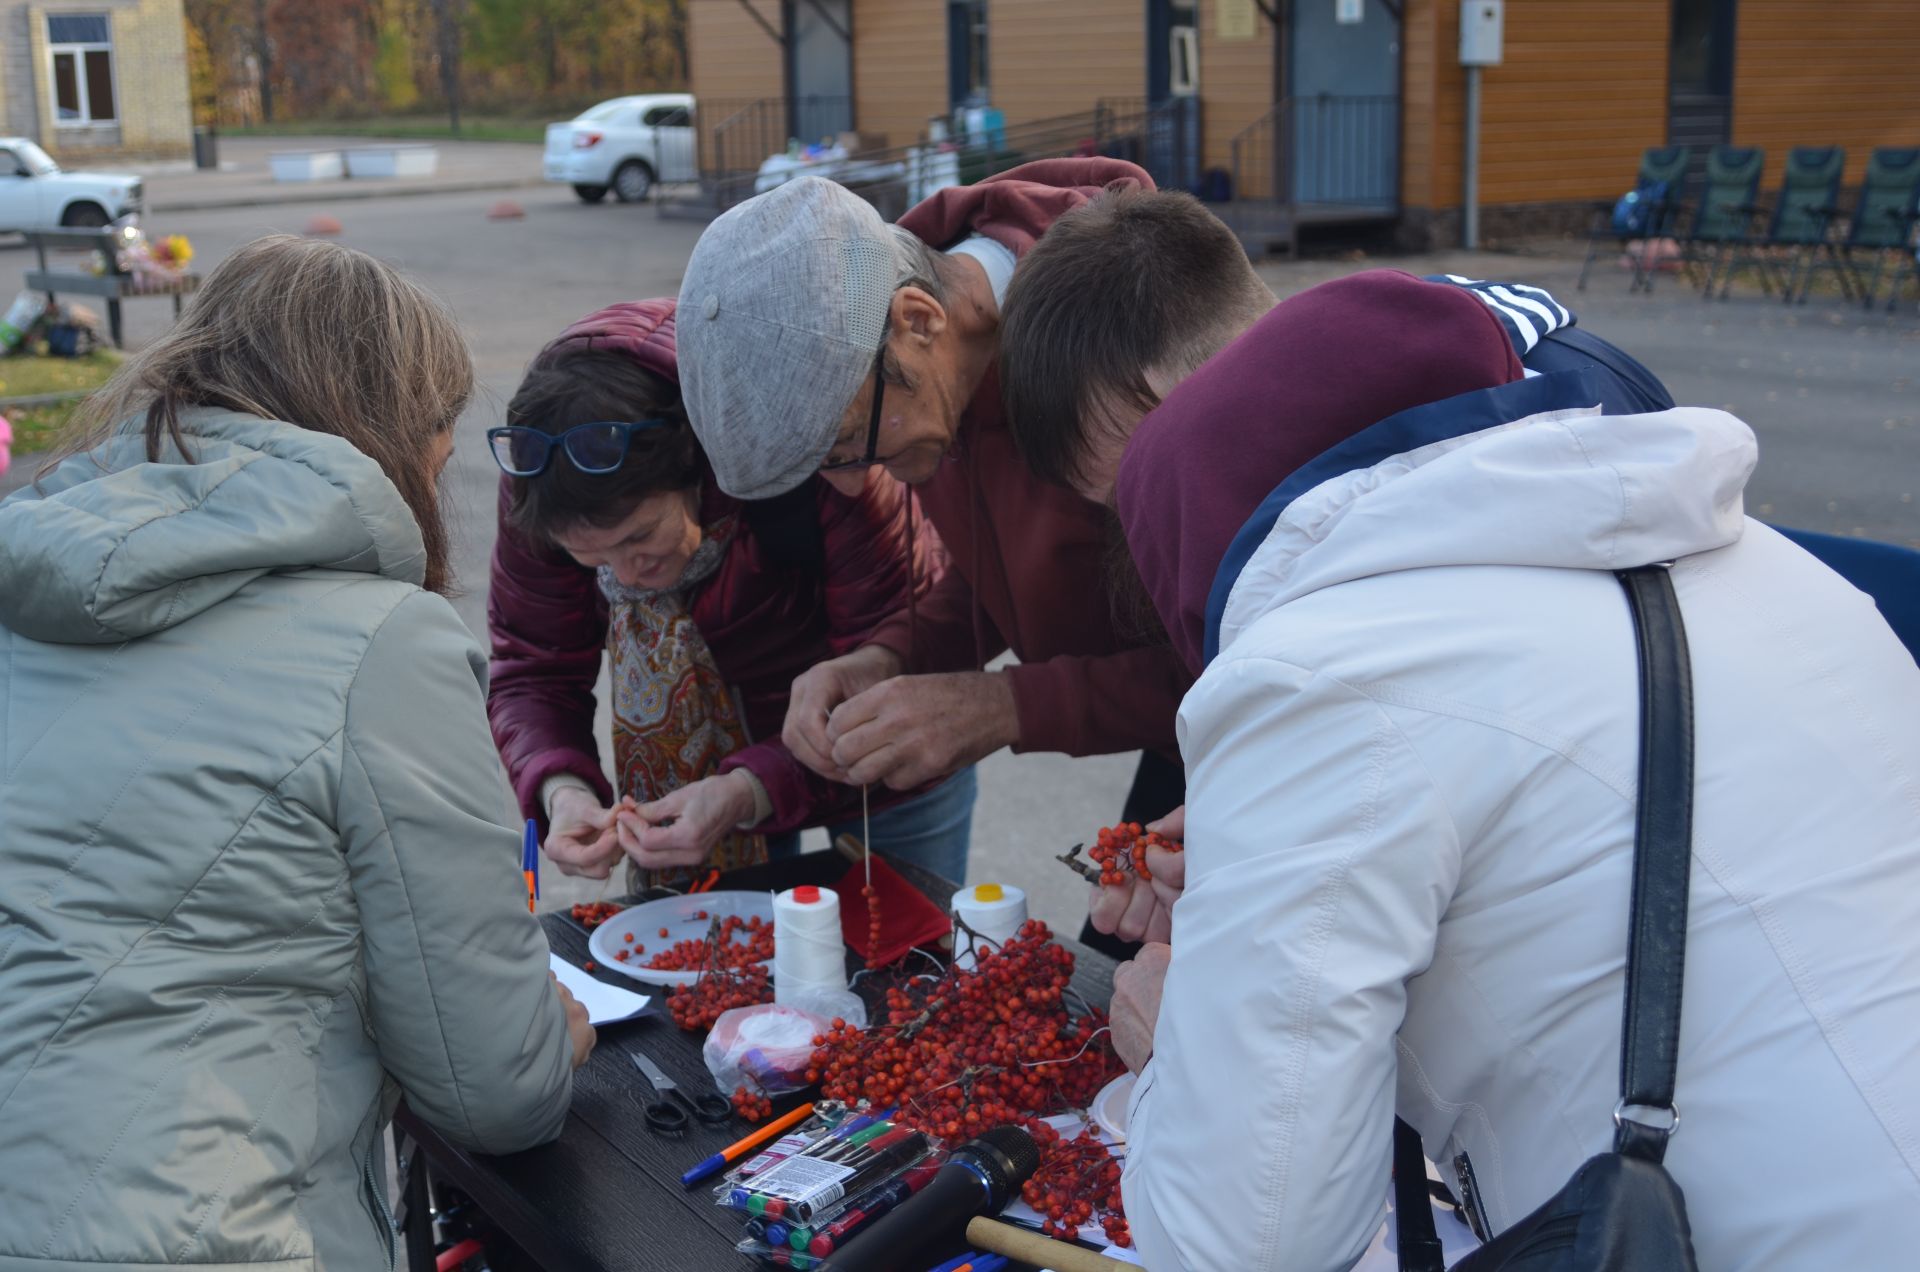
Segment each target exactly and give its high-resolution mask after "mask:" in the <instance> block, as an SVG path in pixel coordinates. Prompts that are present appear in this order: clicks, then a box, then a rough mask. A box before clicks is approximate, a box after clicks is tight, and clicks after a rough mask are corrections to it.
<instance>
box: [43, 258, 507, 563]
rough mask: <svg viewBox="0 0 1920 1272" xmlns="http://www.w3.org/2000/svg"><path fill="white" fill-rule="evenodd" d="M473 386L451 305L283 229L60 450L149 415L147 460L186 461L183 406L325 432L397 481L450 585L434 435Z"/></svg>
mask: <svg viewBox="0 0 1920 1272" xmlns="http://www.w3.org/2000/svg"><path fill="white" fill-rule="evenodd" d="M472 393H473V359H472V355H471V354H470V353H469V352H468V350H467V346H466V341H465V340H464V339H463V338H462V337H461V334H460V329H459V326H458V324H457V323H456V322H455V321H454V318H453V315H452V313H451V311H449V310H448V308H447V307H446V305H445V304H444V303H443V302H441V301H440V300H439V299H438V298H436V297H435V296H433V295H432V294H431V293H429V292H428V291H427V290H426V289H425V288H423V287H421V286H420V285H419V284H417V283H415V282H413V281H412V280H410V279H408V278H406V277H404V276H403V275H402V274H400V273H399V272H398V271H397V270H395V269H393V268H392V267H391V266H388V265H386V264H383V263H382V262H380V261H378V260H375V259H374V258H373V257H371V256H369V255H367V254H366V253H365V252H360V251H355V250H354V249H353V248H350V247H342V246H341V245H339V244H337V243H327V242H322V241H319V240H314V239H302V238H295V237H293V236H292V235H287V234H276V235H271V236H269V237H267V238H262V239H256V240H254V241H253V242H251V243H249V244H247V245H246V246H245V247H243V248H241V249H240V250H239V251H237V252H235V253H233V255H231V256H229V257H228V258H227V259H226V260H224V261H222V262H221V263H220V265H219V267H218V268H217V269H215V270H214V271H213V273H212V274H210V275H209V276H208V277H207V280H206V284H205V286H203V287H202V288H201V289H200V293H199V295H197V296H196V297H195V298H194V300H193V303H192V304H191V305H190V306H188V308H187V311H186V313H185V314H184V315H182V316H181V318H180V320H179V321H178V322H177V323H175V324H174V326H173V329H172V330H171V331H169V332H168V333H167V334H166V335H165V336H162V337H161V338H160V339H159V340H157V341H155V342H154V343H153V344H151V345H149V346H148V347H147V348H146V349H144V350H142V351H141V352H140V353H138V354H135V355H134V356H133V357H131V358H129V359H128V360H127V362H126V363H125V364H124V365H123V366H122V367H121V368H120V369H119V370H118V371H117V372H115V374H114V376H113V378H112V379H111V380H109V381H108V382H107V384H106V385H105V386H104V387H103V388H101V390H100V391H99V392H98V393H95V394H94V395H93V396H92V397H91V398H89V399H88V400H87V402H86V403H85V404H84V405H83V406H82V407H81V409H80V411H79V413H78V414H77V415H76V417H75V421H74V425H73V429H74V431H73V433H72V434H70V440H69V441H68V442H67V444H66V445H65V446H64V447H63V448H62V450H61V455H63V456H64V455H72V454H77V453H79V452H81V451H84V450H87V449H90V448H91V447H93V446H94V445H96V444H98V443H99V442H100V441H102V440H104V439H105V438H106V437H107V436H108V435H109V434H111V433H113V432H115V431H117V430H119V429H120V428H121V427H123V426H127V427H132V426H133V421H134V420H135V419H136V418H139V417H144V431H145V434H146V441H147V457H148V459H149V460H157V459H159V458H160V456H161V454H162V453H163V450H164V449H165V446H166V443H167V442H168V441H171V442H172V443H173V445H174V447H175V448H176V449H177V450H178V451H179V452H180V454H181V456H182V457H183V458H185V459H186V460H187V461H188V462H189V463H191V462H192V461H193V456H192V454H191V453H190V452H189V451H188V449H187V447H186V444H185V439H184V438H183V437H182V436H181V433H180V411H181V410H182V409H183V408H187V407H193V406H214V407H224V408H226V409H228V410H233V411H243V412H245V413H247V414H250V415H258V416H261V417H263V418H265V419H271V420H282V421H285V422H286V423H289V424H296V425H299V426H300V427H301V428H307V429H312V430H313V431H315V432H317V433H331V434H333V435H335V436H337V437H341V438H344V439H346V440H347V441H349V442H351V443H352V444H353V445H354V446H355V447H356V448H357V449H358V450H359V451H361V452H362V453H363V454H365V455H366V456H367V457H368V458H370V459H372V460H373V461H374V462H376V463H378V464H379V465H380V468H381V470H382V471H383V472H385V473H386V475H387V477H388V479H389V480H391V481H392V482H393V484H394V485H395V486H396V487H398V489H399V491H400V496H401V498H402V499H404V500H405V501H406V503H407V507H408V508H409V509H411V510H412V512H413V515H414V519H415V520H416V521H418V522H419V524H420V536H421V538H422V539H423V540H424V541H425V544H426V552H427V573H426V586H427V588H428V589H429V590H432V591H436V592H437V591H445V590H446V588H447V586H448V584H449V582H450V580H449V567H448V556H449V551H448V536H447V529H446V524H445V522H444V520H443V518H442V516H441V512H440V501H439V498H438V492H437V490H436V488H435V478H434V470H433V459H432V451H433V441H434V439H435V438H437V437H439V436H440V435H441V434H443V433H446V432H447V431H448V430H449V429H451V428H452V427H453V425H454V422H455V420H457V419H458V418H459V415H460V412H461V411H462V410H463V409H465V407H466V404H467V399H468V398H469V397H471V396H472Z"/></svg>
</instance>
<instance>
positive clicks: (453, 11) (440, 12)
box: [432, 0, 466, 133]
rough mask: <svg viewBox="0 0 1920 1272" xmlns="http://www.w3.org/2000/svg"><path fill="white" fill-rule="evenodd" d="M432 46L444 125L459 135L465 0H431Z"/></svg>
mask: <svg viewBox="0 0 1920 1272" xmlns="http://www.w3.org/2000/svg"><path fill="white" fill-rule="evenodd" d="M432 6H433V21H434V34H435V43H436V45H437V46H438V48H439V50H440V91H441V93H442V94H443V95H445V97H446V99H447V122H448V123H449V124H451V125H452V127H453V131H454V132H456V133H457V132H459V131H460V46H461V31H460V20H461V18H462V17H464V16H465V13H466V0H432Z"/></svg>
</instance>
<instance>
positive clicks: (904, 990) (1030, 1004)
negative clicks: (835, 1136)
mask: <svg viewBox="0 0 1920 1272" xmlns="http://www.w3.org/2000/svg"><path fill="white" fill-rule="evenodd" d="M1072 975H1073V954H1072V953H1071V952H1070V951H1068V950H1067V949H1065V948H1064V947H1062V946H1060V945H1057V944H1055V943H1054V942H1053V939H1052V933H1051V932H1050V931H1049V930H1048V929H1047V926H1046V924H1044V923H1042V922H1040V921H1039V920H1037V919H1034V920H1029V921H1028V923H1027V924H1026V926H1025V927H1023V928H1021V930H1020V932H1019V934H1018V935H1017V936H1015V937H1014V938H1013V939H1012V940H1010V941H1008V942H1006V943H1005V944H1004V945H1003V946H1001V947H1000V948H999V949H997V950H987V951H985V952H983V953H982V954H981V955H980V956H979V958H978V960H977V961H976V962H975V964H974V966H973V967H972V968H971V969H969V970H965V971H956V970H952V969H949V971H948V972H947V974H946V975H945V976H942V977H940V978H939V979H937V980H932V981H929V980H927V979H924V978H922V979H918V980H915V979H906V980H903V981H902V982H901V983H899V984H896V985H894V986H892V987H891V988H889V989H888V990H887V991H886V1000H885V1012H884V1015H883V1016H882V1017H881V1019H880V1020H879V1023H877V1024H876V1025H874V1027H872V1028H871V1029H868V1030H864V1031H863V1030H860V1029H857V1028H855V1027H853V1026H851V1025H848V1024H847V1023H846V1022H845V1021H843V1020H837V1019H836V1020H835V1021H833V1023H832V1025H831V1027H830V1028H829V1029H828V1030H827V1032H826V1033H824V1034H820V1035H817V1036H816V1037H815V1039H814V1052H813V1055H812V1057H811V1058H810V1059H809V1061H808V1073H807V1078H808V1080H809V1081H812V1082H818V1083H820V1091H821V1094H822V1096H824V1097H825V1098H827V1099H838V1100H846V1101H849V1102H853V1101H857V1100H860V1099H863V1098H864V1099H867V1100H869V1101H871V1102H872V1103H873V1104H875V1105H877V1106H880V1107H886V1106H888V1105H897V1106H899V1110H900V1111H899V1113H898V1115H897V1116H896V1118H895V1120H896V1121H898V1122H902V1123H905V1124H906V1125H908V1126H912V1127H914V1128H916V1129H919V1130H923V1131H926V1132H927V1133H929V1134H930V1135H934V1136H937V1137H939V1138H941V1139H945V1140H949V1141H951V1140H956V1139H959V1138H961V1137H963V1136H965V1135H969V1134H972V1133H973V1132H975V1131H977V1130H981V1129H984V1128H986V1127H989V1126H998V1125H1001V1124H1002V1123H1007V1122H1018V1123H1021V1124H1023V1125H1027V1126H1028V1129H1030V1130H1031V1129H1033V1127H1034V1126H1039V1125H1044V1124H1042V1123H1039V1122H1038V1120H1037V1119H1039V1118H1042V1117H1047V1116H1050V1115H1052V1114H1055V1113H1062V1112H1065V1111H1066V1110H1068V1109H1077V1108H1084V1107H1086V1104H1087V1102H1088V1101H1089V1100H1091V1099H1092V1098H1093V1096H1094V1094H1095V1093H1096V1092H1098V1091H1099V1090H1100V1088H1101V1086H1103V1085H1104V1084H1105V1083H1106V1082H1107V1080H1108V1079H1109V1078H1111V1077H1113V1076H1114V1075H1115V1074H1117V1073H1119V1072H1120V1070H1121V1068H1122V1066H1121V1064H1120V1062H1119V1059H1118V1057H1117V1056H1115V1055H1114V1053H1113V1047H1112V1045H1111V1044H1110V1043H1109V1042H1108V1041H1107V1035H1106V1032H1105V1026H1106V1016H1105V1013H1103V1012H1101V1011H1099V1010H1098V1009H1095V1008H1091V1007H1088V1008H1087V1009H1086V1010H1085V1013H1084V1014H1083V1015H1080V1016H1079V1017H1077V1018H1076V1017H1075V1016H1073V1015H1072V1014H1070V1013H1069V1012H1068V1010H1067V1002H1066V999H1067V995H1068V988H1067V982H1068V981H1069V979H1071V977H1072Z"/></svg>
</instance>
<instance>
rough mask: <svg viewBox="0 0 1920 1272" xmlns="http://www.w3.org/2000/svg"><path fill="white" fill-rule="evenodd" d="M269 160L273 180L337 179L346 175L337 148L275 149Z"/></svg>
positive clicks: (344, 166)
mask: <svg viewBox="0 0 1920 1272" xmlns="http://www.w3.org/2000/svg"><path fill="white" fill-rule="evenodd" d="M269 162H271V163H272V165H273V179H274V180H275V181H337V180H339V179H340V178H341V177H343V176H345V175H346V165H345V163H344V162H343V161H342V160H341V158H340V152H339V151H338V150H276V151H274V152H273V154H272V155H271V156H270V159H269Z"/></svg>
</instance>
